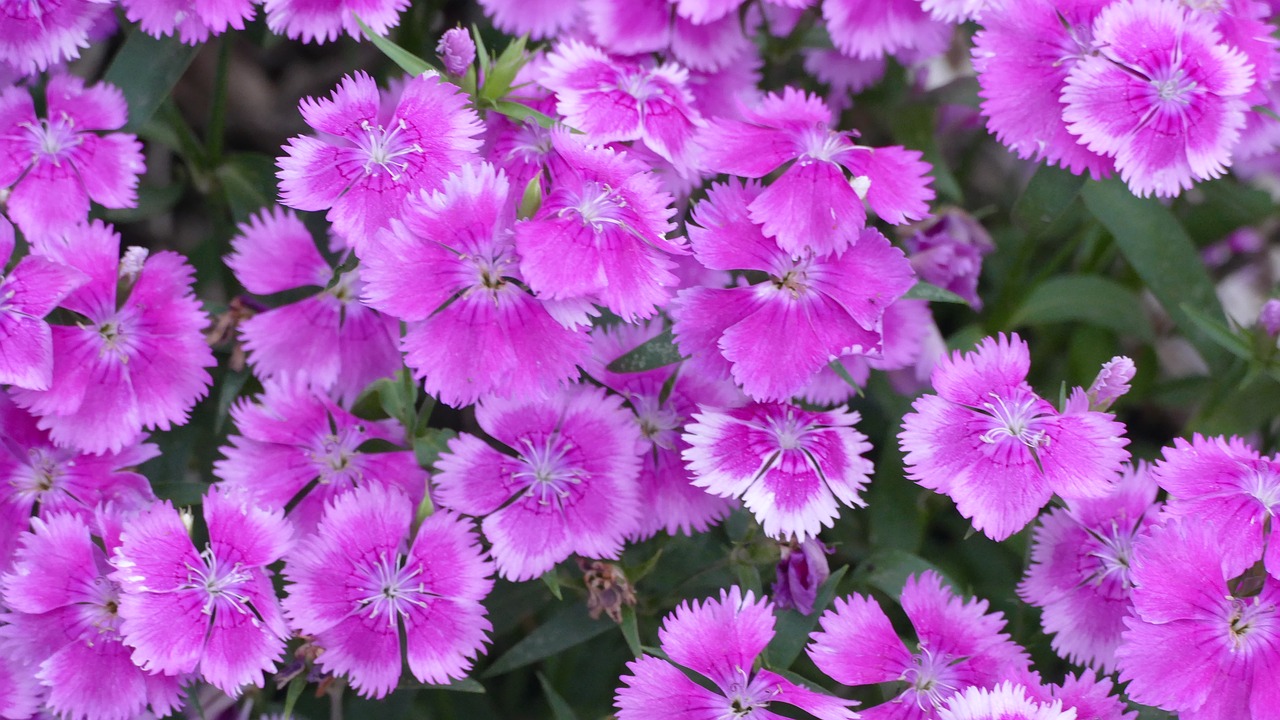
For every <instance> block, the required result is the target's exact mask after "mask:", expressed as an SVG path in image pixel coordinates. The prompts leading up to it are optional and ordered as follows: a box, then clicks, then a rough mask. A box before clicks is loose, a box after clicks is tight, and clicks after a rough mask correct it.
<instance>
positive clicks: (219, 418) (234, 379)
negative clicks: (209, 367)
mask: <svg viewBox="0 0 1280 720" xmlns="http://www.w3.org/2000/svg"><path fill="white" fill-rule="evenodd" d="M252 376H253V374H252V373H250V372H249V371H248V370H239V371H228V372H227V374H226V375H223V377H222V382H221V383H218V409H217V411H216V415H215V416H214V419H213V431H214V432H215V433H218V434H221V433H222V428H223V426H224V425H226V423H227V417H228V416H229V415H230V414H231V403H233V402H235V400H236V397H237V396H238V395H240V391H241V390H243V389H244V384H245V383H246V382H248V381H249V378H250V377H252Z"/></svg>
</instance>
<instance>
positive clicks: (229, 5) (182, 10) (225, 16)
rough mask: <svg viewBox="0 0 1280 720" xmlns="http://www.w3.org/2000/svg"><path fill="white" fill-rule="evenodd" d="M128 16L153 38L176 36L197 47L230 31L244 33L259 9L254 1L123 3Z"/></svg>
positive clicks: (143, 0) (124, 0)
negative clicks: (245, 24)
mask: <svg viewBox="0 0 1280 720" xmlns="http://www.w3.org/2000/svg"><path fill="white" fill-rule="evenodd" d="M121 5H123V6H124V9H125V15H126V16H127V17H128V18H129V20H130V21H132V22H136V23H138V24H139V25H140V26H141V27H142V30H143V32H146V33H147V34H148V35H151V36H153V37H161V36H168V35H173V34H174V33H175V32H176V33H177V35H178V37H179V38H181V39H182V42H184V43H186V44H188V45H196V44H199V43H202V42H204V41H205V40H208V39H209V36H210V35H221V34H222V33H224V32H226V31H227V29H228V28H234V29H236V30H243V29H244V23H245V21H246V20H249V19H251V18H252V17H253V15H254V13H256V12H257V10H258V5H257V3H256V2H255V1H254V0H121Z"/></svg>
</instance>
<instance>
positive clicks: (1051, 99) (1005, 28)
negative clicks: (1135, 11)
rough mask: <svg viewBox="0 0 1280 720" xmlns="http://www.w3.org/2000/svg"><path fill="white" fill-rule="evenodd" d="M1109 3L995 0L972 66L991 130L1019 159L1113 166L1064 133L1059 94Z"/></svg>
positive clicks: (1074, 167)
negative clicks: (1098, 17)
mask: <svg viewBox="0 0 1280 720" xmlns="http://www.w3.org/2000/svg"><path fill="white" fill-rule="evenodd" d="M1109 2H1110V0H1065V1H1063V0H994V1H993V2H991V3H989V4H988V6H987V8H986V9H985V10H984V11H983V13H982V29H981V30H979V31H978V32H977V33H976V34H975V35H974V37H973V67H974V69H975V70H976V71H977V73H978V84H979V85H980V86H981V88H982V90H981V91H980V92H979V94H980V95H981V96H982V98H983V100H982V114H983V115H985V116H986V117H987V129H988V130H989V131H990V132H991V133H992V134H994V135H995V136H996V137H997V138H999V140H1000V142H1002V143H1004V144H1005V146H1006V147H1008V148H1009V149H1010V150H1011V151H1013V153H1014V154H1015V155H1017V156H1018V157H1020V158H1023V159H1027V158H1034V159H1036V160H1040V159H1043V160H1045V161H1047V162H1048V163H1049V164H1051V165H1059V166H1061V167H1064V168H1066V169H1068V170H1070V171H1071V172H1073V173H1075V174H1077V175H1079V174H1081V173H1083V172H1085V171H1086V170H1087V171H1088V172H1089V174H1090V175H1092V176H1093V177H1094V178H1101V177H1107V176H1109V175H1110V174H1111V171H1112V169H1113V168H1114V167H1115V162H1114V161H1113V160H1112V159H1111V158H1108V157H1105V156H1103V155H1099V154H1098V153H1095V152H1092V151H1091V150H1090V149H1089V148H1086V147H1085V146H1084V145H1081V144H1080V143H1078V142H1077V141H1076V140H1077V138H1076V137H1075V136H1074V135H1072V134H1071V133H1070V132H1068V131H1067V124H1066V123H1065V122H1064V121H1063V119H1062V103H1061V100H1060V96H1061V95H1062V91H1063V88H1064V87H1066V81H1067V73H1068V72H1070V71H1071V69H1072V68H1073V67H1075V65H1076V63H1077V62H1079V61H1080V60H1081V59H1082V58H1084V57H1085V56H1087V55H1089V54H1090V53H1091V52H1092V51H1093V48H1094V43H1093V39H1092V37H1091V34H1090V33H1091V30H1090V28H1091V26H1092V24H1093V18H1094V17H1095V16H1096V15H1097V13H1098V10H1100V9H1101V8H1102V7H1103V6H1104V5H1107V4H1109Z"/></svg>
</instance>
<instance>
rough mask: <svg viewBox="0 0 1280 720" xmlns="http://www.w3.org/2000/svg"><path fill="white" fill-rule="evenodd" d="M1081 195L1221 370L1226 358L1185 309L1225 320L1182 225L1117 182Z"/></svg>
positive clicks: (1193, 340) (1153, 202) (1098, 184)
mask: <svg viewBox="0 0 1280 720" xmlns="http://www.w3.org/2000/svg"><path fill="white" fill-rule="evenodd" d="M1082 196H1083V197H1084V203H1085V206H1086V207H1087V208H1088V209H1089V212H1091V213H1093V215H1094V217H1096V218H1098V220H1099V221H1101V222H1102V224H1103V225H1104V226H1105V227H1106V228H1107V230H1108V231H1110V232H1111V235H1112V237H1114V238H1115V243H1116V246H1117V247H1119V248H1120V252H1122V253H1123V254H1124V256H1125V258H1126V259H1127V260H1128V261H1129V264H1130V265H1131V266H1133V269H1134V270H1135V271H1137V273H1138V277H1140V278H1142V281H1143V282H1144V283H1146V286H1147V287H1148V288H1150V290H1151V292H1152V293H1153V294H1155V296H1156V299H1157V300H1159V301H1160V304H1161V305H1163V306H1164V309H1165V310H1166V311H1167V312H1168V313H1169V315H1170V316H1171V317H1172V318H1173V321H1174V323H1176V324H1177V326H1178V329H1180V330H1181V331H1182V332H1183V333H1184V334H1185V335H1186V336H1187V339H1188V340H1189V341H1191V344H1192V345H1193V346H1195V348H1196V350H1198V351H1199V352H1200V355H1201V356H1202V357H1203V358H1204V360H1205V362H1207V363H1208V364H1209V367H1210V368H1221V367H1222V366H1223V365H1224V364H1225V363H1226V361H1227V356H1226V353H1225V352H1224V351H1223V350H1222V348H1220V347H1219V346H1218V344H1217V343H1216V342H1214V341H1213V340H1212V339H1210V338H1209V336H1208V335H1207V334H1205V332H1204V331H1202V330H1201V329H1200V327H1199V326H1198V325H1197V324H1196V323H1195V322H1194V321H1192V320H1191V317H1190V316H1189V315H1187V313H1186V312H1185V311H1183V309H1182V308H1183V307H1184V305H1190V306H1192V307H1195V308H1198V309H1199V310H1201V311H1202V312H1204V313H1206V314H1207V315H1208V316H1209V317H1211V318H1213V319H1215V320H1217V319H1218V318H1225V316H1224V315H1223V313H1222V306H1221V305H1220V304H1219V303H1218V296H1217V294H1216V293H1215V292H1214V289H1213V281H1212V280H1210V279H1209V273H1208V272H1207V271H1206V270H1205V267H1204V263H1202V262H1201V261H1200V255H1199V253H1197V252H1196V248H1195V246H1194V245H1193V244H1192V243H1191V238H1189V237H1188V236H1187V233H1186V232H1185V231H1184V230H1183V229H1182V226H1181V225H1180V224H1178V220H1177V219H1176V218H1175V217H1174V216H1173V214H1172V213H1170V212H1169V210H1168V209H1167V208H1165V207H1164V206H1163V205H1161V204H1160V202H1159V201H1158V200H1155V199H1153V198H1145V199H1144V198H1138V197H1135V196H1134V195H1133V194H1132V193H1131V192H1129V188H1127V187H1125V185H1124V183H1122V182H1121V181H1120V180H1119V179H1117V178H1112V179H1111V180H1107V181H1104V182H1091V183H1089V184H1088V185H1086V186H1085V188H1084V190H1083V192H1082Z"/></svg>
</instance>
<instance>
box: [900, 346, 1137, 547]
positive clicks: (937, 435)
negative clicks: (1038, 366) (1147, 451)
mask: <svg viewBox="0 0 1280 720" xmlns="http://www.w3.org/2000/svg"><path fill="white" fill-rule="evenodd" d="M1030 365H1031V357H1030V353H1029V351H1028V349H1027V344H1026V343H1025V342H1023V341H1022V339H1021V338H1019V337H1018V336H1017V335H1016V334H1015V335H1013V336H1012V337H1005V336H1004V335H1003V334H1001V335H1000V337H999V338H998V339H995V338H987V339H985V340H983V341H982V343H981V344H979V345H978V349H977V350H976V351H974V352H971V353H966V354H964V355H961V354H960V353H958V352H957V353H955V354H953V355H952V356H951V357H950V358H946V359H944V360H942V361H940V362H939V363H938V365H937V366H936V367H934V370H933V386H934V388H935V389H936V390H937V392H938V394H937V395H924V396H922V397H920V398H919V399H917V400H916V401H915V403H914V404H913V405H912V409H913V410H914V412H912V413H909V414H907V415H906V416H905V417H904V418H903V419H902V432H901V433H899V434H898V438H899V440H900V441H901V445H902V450H903V452H904V453H906V457H905V458H904V461H905V463H906V468H907V476H908V477H910V478H911V479H912V480H914V481H916V482H917V483H919V484H920V485H921V486H923V487H926V488H929V489H930V490H933V491H935V492H938V493H941V494H944V495H947V496H949V497H950V498H951V499H952V500H954V501H955V503H956V508H957V509H958V510H959V511H960V514H961V515H963V516H965V517H966V518H970V519H971V520H972V521H973V527H974V528H975V529H977V530H981V531H982V532H983V533H984V534H986V535H987V537H989V538H991V539H993V540H1003V539H1005V538H1007V537H1009V536H1010V535H1012V534H1013V533H1015V532H1017V531H1018V530H1021V529H1022V528H1023V526H1025V525H1026V524H1027V523H1029V522H1031V519H1032V518H1034V517H1035V516H1036V513H1037V512H1039V511H1040V508H1042V507H1044V505H1045V504H1046V503H1048V502H1049V498H1050V497H1052V496H1053V495H1054V493H1057V494H1058V495H1061V496H1063V497H1066V498H1070V499H1074V498H1089V497H1099V496H1101V495H1105V494H1107V493H1108V492H1110V490H1111V488H1112V487H1114V484H1115V480H1116V478H1117V473H1118V472H1119V471H1120V466H1121V465H1122V464H1123V463H1124V462H1125V460H1127V459H1128V458H1129V452H1128V451H1127V450H1125V449H1124V447H1125V445H1128V444H1129V440H1128V438H1126V437H1124V425H1122V424H1120V423H1118V422H1116V421H1115V420H1114V419H1113V417H1112V416H1111V415H1108V414H1106V413H1100V412H1095V411H1091V410H1089V409H1088V399H1087V398H1086V397H1085V394H1084V391H1083V390H1080V389H1077V390H1076V392H1075V393H1074V394H1073V396H1072V398H1071V399H1070V400H1069V401H1068V403H1067V407H1066V408H1065V409H1064V411H1063V412H1058V411H1057V410H1056V409H1054V407H1053V406H1052V405H1050V404H1049V403H1048V402H1046V401H1045V400H1043V399H1041V398H1040V396H1038V395H1036V394H1035V391H1033V390H1032V389H1031V386H1030V385H1028V384H1027V382H1026V377H1027V372H1028V370H1030Z"/></svg>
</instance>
